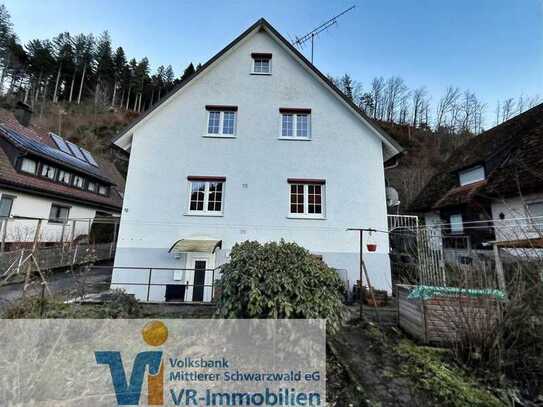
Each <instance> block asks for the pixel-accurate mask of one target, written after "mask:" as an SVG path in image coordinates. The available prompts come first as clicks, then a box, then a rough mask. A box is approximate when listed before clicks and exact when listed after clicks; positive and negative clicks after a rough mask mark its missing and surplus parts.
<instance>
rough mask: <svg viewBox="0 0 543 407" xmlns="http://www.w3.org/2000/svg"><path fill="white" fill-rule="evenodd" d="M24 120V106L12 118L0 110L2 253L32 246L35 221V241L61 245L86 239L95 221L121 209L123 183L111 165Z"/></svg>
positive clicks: (26, 109) (27, 112) (28, 116)
mask: <svg viewBox="0 0 543 407" xmlns="http://www.w3.org/2000/svg"><path fill="white" fill-rule="evenodd" d="M30 119H31V110H30V109H29V107H28V106H26V105H24V104H21V103H20V104H18V106H17V110H16V112H15V114H13V113H12V112H10V111H7V110H4V109H0V224H1V227H0V240H1V242H2V250H9V249H10V247H21V245H23V246H24V244H25V243H29V242H32V241H33V240H34V238H35V234H36V229H37V226H36V225H37V222H36V220H37V219H41V220H42V222H41V227H40V230H39V236H38V240H39V242H40V243H56V242H60V241H63V242H66V241H70V240H75V239H78V238H81V237H83V236H85V235H87V234H88V233H89V232H88V231H89V222H92V220H93V219H94V218H95V217H97V216H113V215H115V216H118V215H119V214H120V211H121V207H122V192H123V189H124V180H123V177H122V176H121V174H120V173H119V172H118V170H117V169H116V168H115V166H114V164H113V163H112V162H110V161H108V160H104V159H99V158H95V157H93V155H92V154H91V153H90V152H89V151H87V150H86V149H84V148H82V147H81V146H78V145H76V144H74V143H72V142H70V141H68V140H65V139H63V138H62V137H60V136H58V135H56V134H53V133H48V132H46V131H42V130H40V129H39V128H36V127H34V126H32V125H30ZM76 219H77V220H79V221H78V222H75V223H74V222H73V220H76ZM72 225H73V227H72Z"/></svg>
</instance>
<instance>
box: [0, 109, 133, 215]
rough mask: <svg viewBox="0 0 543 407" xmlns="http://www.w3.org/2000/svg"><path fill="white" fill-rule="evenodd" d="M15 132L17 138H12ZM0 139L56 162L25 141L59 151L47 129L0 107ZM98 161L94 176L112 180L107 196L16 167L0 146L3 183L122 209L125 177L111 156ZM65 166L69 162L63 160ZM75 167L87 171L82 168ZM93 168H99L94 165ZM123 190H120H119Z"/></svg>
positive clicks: (83, 202) (56, 197) (60, 197)
mask: <svg viewBox="0 0 543 407" xmlns="http://www.w3.org/2000/svg"><path fill="white" fill-rule="evenodd" d="M15 136H16V140H12V138H13V137H15ZM0 139H2V140H5V142H7V143H9V144H11V145H13V146H14V147H15V148H17V150H18V151H22V152H23V153H31V154H33V155H36V156H40V157H42V158H45V159H47V160H49V161H53V162H57V161H55V160H54V159H51V157H49V156H46V154H37V153H35V152H33V151H31V150H30V149H27V148H26V147H25V145H27V144H28V145H30V146H34V147H35V146H39V147H40V148H41V149H43V151H48V152H50V153H51V154H53V153H54V152H55V150H56V151H57V152H60V150H58V148H57V147H56V145H55V143H54V142H53V140H52V139H51V137H50V135H49V134H48V132H46V131H44V130H43V129H39V128H37V127H34V126H29V127H24V126H22V125H21V124H20V123H19V122H18V121H17V120H16V119H15V117H14V115H13V113H11V112H9V111H7V110H4V109H0ZM95 158H96V161H97V163H98V165H99V172H100V173H99V176H94V175H93V176H94V177H95V178H98V179H100V180H107V182H104V184H112V186H111V191H110V193H109V195H108V196H103V195H98V194H95V193H92V192H88V191H84V190H81V189H77V188H74V187H71V186H68V185H63V184H60V183H57V182H53V181H50V180H48V179H45V178H42V177H37V176H33V175H30V174H28V175H27V174H25V173H22V172H19V171H17V170H16V169H15V168H14V167H13V165H12V161H11V159H10V157H9V156H8V153H7V152H6V151H4V148H2V147H0V187H2V188H6V189H11V190H15V191H21V192H27V193H30V194H35V195H41V196H47V197H49V198H52V199H57V200H64V201H69V202H75V203H79V204H82V205H88V206H91V207H97V208H104V209H108V210H114V211H120V210H121V208H122V198H121V194H122V192H123V191H124V179H123V177H122V176H121V175H120V173H119V172H118V170H117V169H116V168H115V166H114V165H113V164H112V163H110V162H109V161H108V160H106V159H104V158H101V157H95ZM61 164H62V165H64V166H67V167H70V166H69V165H66V163H61ZM76 170H78V171H80V172H81V173H86V172H85V171H82V170H81V169H80V168H76ZM92 170H93V171H95V172H96V171H98V170H97V169H96V168H95V167H93V169H92ZM119 192H120V193H121V194H120V193H119Z"/></svg>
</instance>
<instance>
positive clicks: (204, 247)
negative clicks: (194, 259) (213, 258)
mask: <svg viewBox="0 0 543 407" xmlns="http://www.w3.org/2000/svg"><path fill="white" fill-rule="evenodd" d="M221 248H222V240H214V239H180V240H178V241H177V242H175V243H174V244H173V245H172V247H170V250H168V253H215V250H217V249H221Z"/></svg>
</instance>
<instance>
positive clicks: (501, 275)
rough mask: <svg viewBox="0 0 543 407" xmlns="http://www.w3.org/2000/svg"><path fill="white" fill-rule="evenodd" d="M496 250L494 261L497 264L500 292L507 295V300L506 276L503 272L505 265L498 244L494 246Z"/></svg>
mask: <svg viewBox="0 0 543 407" xmlns="http://www.w3.org/2000/svg"><path fill="white" fill-rule="evenodd" d="M493 249H494V261H495V262H496V274H497V276H498V286H499V288H500V290H502V291H503V293H504V294H505V298H507V291H506V287H505V274H504V272H503V263H502V259H501V257H500V248H499V247H498V245H497V244H496V243H494V245H493Z"/></svg>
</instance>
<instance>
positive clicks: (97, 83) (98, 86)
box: [94, 78, 100, 106]
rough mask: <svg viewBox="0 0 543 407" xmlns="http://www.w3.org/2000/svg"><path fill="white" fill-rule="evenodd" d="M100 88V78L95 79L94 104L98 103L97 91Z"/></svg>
mask: <svg viewBox="0 0 543 407" xmlns="http://www.w3.org/2000/svg"><path fill="white" fill-rule="evenodd" d="M99 90H100V79H99V78H98V79H97V80H96V88H95V89H94V106H96V105H97V104H98V91H99Z"/></svg>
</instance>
